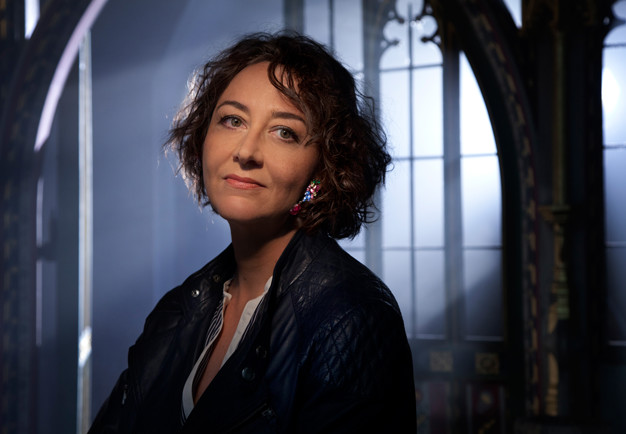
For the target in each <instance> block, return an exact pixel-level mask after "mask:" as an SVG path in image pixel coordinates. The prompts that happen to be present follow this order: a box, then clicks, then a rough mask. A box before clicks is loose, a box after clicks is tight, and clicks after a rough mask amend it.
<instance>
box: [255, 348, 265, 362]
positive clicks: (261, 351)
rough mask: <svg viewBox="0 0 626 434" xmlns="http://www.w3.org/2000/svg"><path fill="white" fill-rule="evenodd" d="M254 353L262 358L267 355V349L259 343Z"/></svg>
mask: <svg viewBox="0 0 626 434" xmlns="http://www.w3.org/2000/svg"><path fill="white" fill-rule="evenodd" d="M256 355H257V357H259V358H260V359H264V358H266V357H267V350H266V349H265V347H263V346H262V345H259V346H258V347H256Z"/></svg>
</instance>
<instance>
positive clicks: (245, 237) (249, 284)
mask: <svg viewBox="0 0 626 434" xmlns="http://www.w3.org/2000/svg"><path fill="white" fill-rule="evenodd" d="M230 231H231V237H232V243H233V250H234V254H235V262H236V263H237V271H236V272H235V276H233V283H234V284H235V286H236V288H237V290H238V291H239V292H240V294H241V295H242V296H244V297H245V298H254V297H257V296H259V295H260V294H261V293H262V292H263V288H264V286H265V283H266V282H267V279H269V278H270V276H271V275H272V273H273V272H274V267H275V265H276V262H277V261H278V258H279V257H280V255H281V254H282V253H283V250H285V247H287V244H289V241H290V240H291V238H292V237H293V236H294V234H295V233H296V229H295V228H288V229H283V230H281V231H279V232H278V233H273V234H271V235H268V234H267V232H262V231H258V230H249V229H247V228H241V227H238V226H235V225H233V224H231V225H230Z"/></svg>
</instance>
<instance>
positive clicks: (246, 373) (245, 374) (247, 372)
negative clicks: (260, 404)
mask: <svg viewBox="0 0 626 434" xmlns="http://www.w3.org/2000/svg"><path fill="white" fill-rule="evenodd" d="M255 377H256V375H255V374H254V370H253V369H252V368H248V367H246V368H243V369H242V370H241V378H243V379H244V380H246V381H254V378H255Z"/></svg>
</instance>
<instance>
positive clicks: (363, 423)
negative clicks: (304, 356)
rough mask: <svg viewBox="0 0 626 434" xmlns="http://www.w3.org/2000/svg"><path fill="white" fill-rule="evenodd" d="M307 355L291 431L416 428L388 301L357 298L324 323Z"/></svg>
mask: <svg viewBox="0 0 626 434" xmlns="http://www.w3.org/2000/svg"><path fill="white" fill-rule="evenodd" d="M308 357H309V359H308V361H307V363H306V366H303V370H302V375H303V384H304V387H303V388H302V389H301V391H302V393H300V394H299V396H298V397H297V400H298V401H299V402H298V403H296V408H297V414H296V419H295V420H296V425H297V426H296V430H295V431H297V432H302V433H346V432H355V433H356V432H393V433H415V432H416V429H417V427H416V414H415V389H414V383H413V367H412V361H411V353H410V349H409V347H408V342H407V339H406V334H405V331H404V325H403V322H402V318H401V316H400V314H399V312H398V311H397V307H396V306H395V305H394V304H393V303H386V302H381V301H380V300H376V302H372V303H369V302H364V303H359V304H357V305H356V306H354V307H353V308H352V309H350V310H348V311H346V312H344V313H342V314H341V315H338V316H335V317H334V318H332V319H330V320H329V321H327V322H325V323H323V324H322V325H321V327H319V329H318V332H317V333H316V336H315V338H314V339H313V343H312V346H311V347H310V352H309V356H308Z"/></svg>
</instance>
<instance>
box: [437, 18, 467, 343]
mask: <svg viewBox="0 0 626 434" xmlns="http://www.w3.org/2000/svg"><path fill="white" fill-rule="evenodd" d="M441 30H442V31H441V35H442V52H443V126H444V131H443V142H444V145H443V165H444V169H443V173H444V215H445V223H444V231H445V235H444V240H445V241H444V243H445V244H444V255H445V276H446V298H447V301H448V306H449V308H448V310H447V318H446V323H447V337H448V339H450V340H452V341H459V340H460V338H461V336H463V328H464V327H463V321H460V318H461V314H462V312H464V309H463V297H462V294H463V252H462V246H461V244H462V239H463V237H462V235H463V232H462V231H463V227H462V210H461V141H460V136H461V131H460V98H459V95H460V85H459V82H460V80H459V49H458V46H457V44H456V41H455V36H454V34H453V30H452V27H451V26H450V25H449V24H448V23H444V25H443V28H442V29H441Z"/></svg>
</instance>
